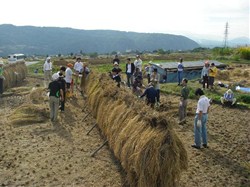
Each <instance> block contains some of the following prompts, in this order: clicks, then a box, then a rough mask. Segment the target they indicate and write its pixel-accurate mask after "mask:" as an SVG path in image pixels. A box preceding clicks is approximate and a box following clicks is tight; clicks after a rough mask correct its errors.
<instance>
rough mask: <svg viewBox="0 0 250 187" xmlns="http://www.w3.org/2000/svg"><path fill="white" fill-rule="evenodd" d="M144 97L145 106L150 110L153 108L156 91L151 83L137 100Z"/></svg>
mask: <svg viewBox="0 0 250 187" xmlns="http://www.w3.org/2000/svg"><path fill="white" fill-rule="evenodd" d="M144 96H146V101H147V105H150V106H151V107H152V108H154V106H155V102H156V96H157V91H156V90H155V88H154V86H153V85H152V83H151V82H150V83H149V84H148V86H147V88H146V89H145V91H144V93H143V94H142V95H141V96H139V98H143V97H144Z"/></svg>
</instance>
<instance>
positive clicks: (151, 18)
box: [0, 0, 250, 40]
mask: <svg viewBox="0 0 250 187" xmlns="http://www.w3.org/2000/svg"><path fill="white" fill-rule="evenodd" d="M249 1H250V0H1V3H0V5H1V8H0V24H14V25H17V26H23V25H32V26H46V27H47V26H54V27H70V28H77V29H86V30H93V29H109V30H120V31H135V32H144V33H169V34H177V35H184V36H190V35H193V36H198V37H199V38H203V39H216V40H223V38H224V32H225V25H226V22H228V24H229V29H228V33H229V35H228V39H233V38H237V37H242V36H245V37H249V31H250V28H249V16H250V13H249Z"/></svg>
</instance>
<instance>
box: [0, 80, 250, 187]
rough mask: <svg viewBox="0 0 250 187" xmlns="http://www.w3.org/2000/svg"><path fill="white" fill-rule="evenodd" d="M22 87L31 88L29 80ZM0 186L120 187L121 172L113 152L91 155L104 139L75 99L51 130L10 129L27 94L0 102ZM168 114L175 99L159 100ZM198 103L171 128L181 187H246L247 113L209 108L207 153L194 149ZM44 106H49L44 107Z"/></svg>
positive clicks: (249, 157) (192, 103) (46, 125)
mask: <svg viewBox="0 0 250 187" xmlns="http://www.w3.org/2000/svg"><path fill="white" fill-rule="evenodd" d="M24 84H25V85H26V86H35V85H36V84H37V82H36V80H35V79H32V78H29V79H28V81H27V82H24ZM0 99H1V100H0V106H1V107H0V116H1V120H0V173H1V175H0V186H87V187H89V186H96V187H99V186H115V187H116V186H124V184H125V181H124V178H125V177H124V174H123V172H122V169H121V167H120V165H119V162H118V161H117V160H115V158H114V157H113V154H112V153H111V151H110V150H109V149H108V146H104V148H103V149H101V150H100V151H99V152H98V153H97V154H96V155H95V157H91V156H90V154H91V153H92V152H93V151H94V150H95V149H96V148H98V146H100V145H101V144H102V143H103V142H104V141H105V138H103V137H102V136H101V132H99V131H98V129H97V128H94V129H93V131H91V133H90V135H86V133H87V132H88V130H89V129H90V128H91V127H92V126H93V125H94V124H95V120H94V119H93V118H92V117H91V115H90V116H88V117H87V118H86V119H85V120H83V119H84V118H85V117H86V115H87V114H88V113H89V112H88V110H87V108H84V106H85V101H84V100H83V98H82V97H81V96H80V94H79V95H77V96H76V97H75V98H73V99H72V100H70V101H68V102H67V103H66V109H65V113H60V114H59V122H58V123H57V124H56V126H55V128H52V125H51V123H50V122H49V120H48V121H46V122H45V123H40V124H32V125H25V124H23V125H13V124H11V123H9V117H8V116H9V115H10V114H12V112H13V110H14V109H15V108H16V107H17V106H20V105H22V104H23V103H26V102H28V100H29V96H28V95H20V94H15V95H12V96H8V97H4V98H0ZM162 102H163V103H167V105H168V107H167V110H168V111H169V113H171V114H172V115H173V117H174V118H177V115H176V112H177V109H178V108H177V106H178V98H177V97H175V96H163V97H162ZM196 102H197V101H194V100H193V101H190V102H189V107H188V108H189V111H188V118H187V123H186V124H185V125H183V126H181V125H176V126H175V129H176V132H177V134H178V135H179V137H180V138H181V139H182V140H183V142H184V145H185V146H186V149H187V152H188V157H189V168H188V170H187V171H185V172H184V173H183V174H182V177H181V181H180V186H183V187H184V186H185V187H189V186H197V187H198V186H201V187H203V186H206V187H210V186H227V187H228V186H232V187H233V186H250V182H249V171H250V168H249V161H250V154H249V150H250V146H249V130H250V129H249V121H250V115H249V114H250V113H249V110H239V109H234V108H222V107H221V106H218V105H213V106H212V107H211V112H210V114H209V121H208V142H209V146H210V148H209V149H202V150H195V149H193V148H191V144H193V118H194V111H195V107H196ZM44 104H45V105H46V106H48V103H44Z"/></svg>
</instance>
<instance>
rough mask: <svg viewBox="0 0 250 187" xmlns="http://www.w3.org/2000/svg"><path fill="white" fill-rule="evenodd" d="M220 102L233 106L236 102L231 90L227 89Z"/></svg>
mask: <svg viewBox="0 0 250 187" xmlns="http://www.w3.org/2000/svg"><path fill="white" fill-rule="evenodd" d="M220 101H221V103H222V104H225V103H226V102H227V103H231V105H234V104H235V102H236V98H235V97H234V93H233V91H232V90H231V89H228V90H227V91H226V93H224V96H223V97H221V98H220Z"/></svg>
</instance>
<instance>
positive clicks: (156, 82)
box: [150, 68, 160, 105]
mask: <svg viewBox="0 0 250 187" xmlns="http://www.w3.org/2000/svg"><path fill="white" fill-rule="evenodd" d="M150 83H152V85H153V86H154V88H155V90H156V92H157V95H156V101H157V104H158V105H159V104H160V74H159V73H158V70H157V68H155V69H154V70H153V73H152V75H151V77H150Z"/></svg>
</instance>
